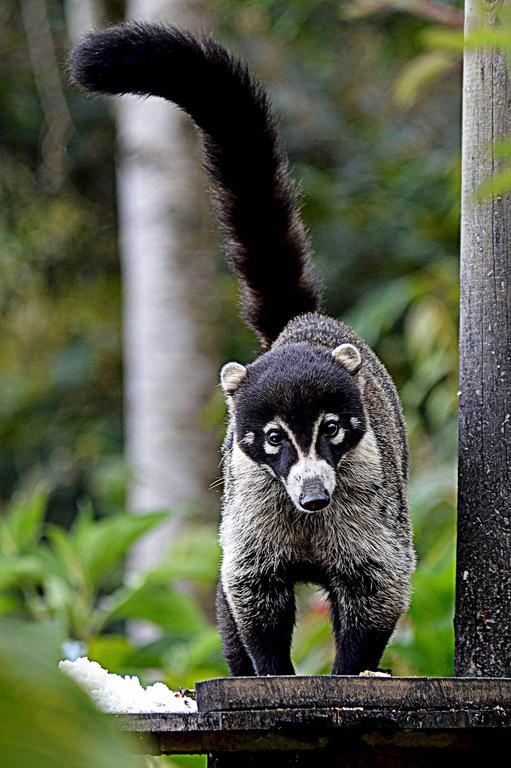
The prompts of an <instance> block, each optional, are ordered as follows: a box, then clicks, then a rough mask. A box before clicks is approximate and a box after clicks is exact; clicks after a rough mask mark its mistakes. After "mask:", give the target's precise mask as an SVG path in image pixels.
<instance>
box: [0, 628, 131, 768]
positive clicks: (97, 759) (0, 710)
mask: <svg viewBox="0 0 511 768" xmlns="http://www.w3.org/2000/svg"><path fill="white" fill-rule="evenodd" d="M62 639H63V638H62V637H61V634H60V631H59V630H58V629H57V628H56V627H55V626H53V625H45V624H38V625H27V624H24V623H22V622H17V621H13V620H7V619H2V620H0V722H1V723H2V727H1V728H0V762H1V764H2V766H16V768H34V766H37V768H70V766H72V767H73V768H135V760H134V758H133V757H132V755H131V753H130V751H129V750H128V748H127V745H128V743H131V742H128V740H127V738H125V737H123V736H122V735H121V733H120V731H119V730H118V729H117V727H116V725H115V723H114V721H113V718H111V717H108V716H107V715H103V714H101V713H100V712H98V711H97V710H96V708H95V707H94V705H93V703H92V701H91V700H90V699H89V697H88V696H87V695H86V694H85V693H84V691H82V690H81V689H80V688H79V687H78V686H77V685H76V684H75V683H74V682H73V681H72V680H70V679H69V678H68V677H66V676H65V675H64V674H62V673H61V672H60V671H59V670H58V668H57V662H58V659H59V655H60V653H59V648H60V643H61V641H62Z"/></svg>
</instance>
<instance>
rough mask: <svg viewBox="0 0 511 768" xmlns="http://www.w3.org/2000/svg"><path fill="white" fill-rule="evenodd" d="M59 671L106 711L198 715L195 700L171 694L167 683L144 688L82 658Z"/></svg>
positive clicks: (135, 678)
mask: <svg viewBox="0 0 511 768" xmlns="http://www.w3.org/2000/svg"><path fill="white" fill-rule="evenodd" d="M59 669H61V670H62V672H64V673H65V674H66V675H69V677H71V678H72V679H73V680H74V681H75V682H76V683H78V685H80V686H81V687H82V688H84V689H85V690H86V691H87V693H88V694H89V696H90V697H91V698H92V700H93V701H94V702H95V704H97V706H98V707H99V709H102V710H103V712H110V713H115V714H127V713H133V712H187V713H189V712H196V711H197V705H196V703H195V701H193V699H190V698H189V697H188V696H186V695H183V694H182V693H180V692H179V691H171V690H170V688H168V687H167V686H166V685H165V684H164V683H154V685H149V686H148V687H147V688H144V687H143V686H142V685H141V684H140V680H139V679H138V677H136V676H133V677H130V676H129V675H127V676H125V677H122V676H121V675H113V674H110V672H108V671H107V670H106V669H103V667H102V666H101V665H100V664H98V663H97V661H90V660H89V659H88V658H87V657H86V656H82V657H81V658H79V659H76V661H67V660H66V661H61V662H60V663H59Z"/></svg>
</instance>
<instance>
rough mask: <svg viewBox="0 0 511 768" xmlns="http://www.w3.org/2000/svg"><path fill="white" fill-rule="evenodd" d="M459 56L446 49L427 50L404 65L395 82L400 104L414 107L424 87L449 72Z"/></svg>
mask: <svg viewBox="0 0 511 768" xmlns="http://www.w3.org/2000/svg"><path fill="white" fill-rule="evenodd" d="M457 61H458V59H457V57H455V56H453V54H452V53H448V52H446V51H426V52H425V53H422V54H420V55H419V56H416V58H415V59H413V61H411V62H410V63H409V64H407V65H406V67H404V69H403V70H402V71H401V73H400V74H399V76H398V77H397V78H396V80H395V82H394V87H393V90H394V95H395V98H396V101H397V102H398V104H401V105H402V106H404V107H412V106H413V105H414V104H415V102H416V101H417V98H418V97H419V96H420V94H421V92H422V91H423V90H424V88H425V87H426V86H427V85H429V84H430V83H431V82H432V81H433V80H435V79H436V78H437V77H439V76H440V75H443V74H444V72H449V71H450V70H451V69H452V68H453V66H454V65H455V64H457Z"/></svg>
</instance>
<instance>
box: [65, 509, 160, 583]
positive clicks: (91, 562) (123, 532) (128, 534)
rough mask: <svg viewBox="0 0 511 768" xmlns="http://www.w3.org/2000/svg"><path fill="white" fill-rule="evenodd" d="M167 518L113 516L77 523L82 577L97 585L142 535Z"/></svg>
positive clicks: (76, 539)
mask: <svg viewBox="0 0 511 768" xmlns="http://www.w3.org/2000/svg"><path fill="white" fill-rule="evenodd" d="M166 519H168V514H167V513H165V512H160V513H155V514H145V515H127V514H122V515H115V516H112V517H107V518H104V519H102V520H96V521H92V520H90V521H89V522H88V523H84V522H83V520H82V521H81V523H80V528H79V530H78V531H77V535H76V537H75V536H74V533H75V531H74V530H73V533H72V536H73V538H74V540H75V546H76V547H77V549H78V550H79V552H80V557H81V560H82V562H83V567H84V571H85V574H86V576H87V578H88V580H89V581H90V583H91V584H93V585H95V586H97V585H98V584H99V583H100V582H101V579H102V578H104V576H105V575H106V574H107V573H108V571H109V570H110V569H111V568H113V567H114V566H115V565H117V564H118V563H119V562H120V561H121V560H122V559H123V558H124V557H125V555H126V554H127V552H128V551H129V549H130V548H131V546H132V545H133V544H134V543H135V541H137V540H138V539H139V538H140V537H141V536H143V535H144V534H145V533H147V532H148V531H150V530H151V529H152V528H154V527H155V526H156V525H158V524H159V523H162V522H164V521H165V520H166Z"/></svg>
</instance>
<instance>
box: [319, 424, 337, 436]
mask: <svg viewBox="0 0 511 768" xmlns="http://www.w3.org/2000/svg"><path fill="white" fill-rule="evenodd" d="M321 431H322V433H323V434H324V435H325V437H335V436H336V434H337V433H338V432H339V423H338V422H337V421H325V423H324V424H323V426H322V427H321Z"/></svg>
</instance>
